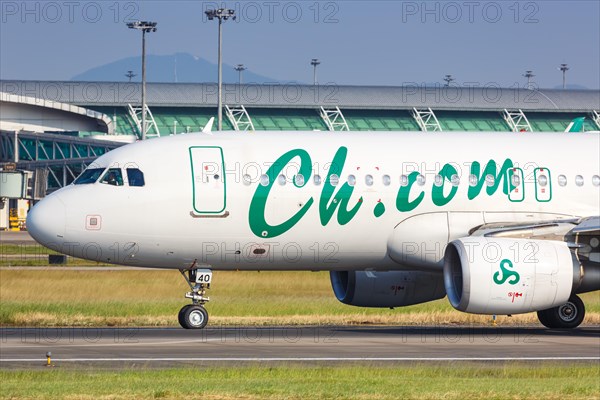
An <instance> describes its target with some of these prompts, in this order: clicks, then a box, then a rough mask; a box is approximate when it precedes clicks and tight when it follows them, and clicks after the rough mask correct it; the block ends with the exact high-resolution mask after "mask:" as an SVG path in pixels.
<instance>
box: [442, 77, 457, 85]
mask: <svg viewBox="0 0 600 400" xmlns="http://www.w3.org/2000/svg"><path fill="white" fill-rule="evenodd" d="M444 81H445V82H446V84H445V85H444V86H445V87H449V86H450V84H451V83H452V82H454V81H455V79H454V78H453V77H452V75H446V76H444Z"/></svg>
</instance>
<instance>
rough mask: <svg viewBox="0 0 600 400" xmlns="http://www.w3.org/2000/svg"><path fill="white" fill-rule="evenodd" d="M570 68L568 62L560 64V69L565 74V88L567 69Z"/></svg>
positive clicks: (565, 84) (564, 87) (564, 86)
mask: <svg viewBox="0 0 600 400" xmlns="http://www.w3.org/2000/svg"><path fill="white" fill-rule="evenodd" d="M570 69H571V68H569V65H568V64H560V68H559V70H561V71H562V74H563V90H564V89H566V88H567V71H568V70H570Z"/></svg>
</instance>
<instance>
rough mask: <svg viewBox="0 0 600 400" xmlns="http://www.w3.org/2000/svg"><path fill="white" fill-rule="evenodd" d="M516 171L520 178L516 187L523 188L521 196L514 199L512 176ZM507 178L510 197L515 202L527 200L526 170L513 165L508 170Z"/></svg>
mask: <svg viewBox="0 0 600 400" xmlns="http://www.w3.org/2000/svg"><path fill="white" fill-rule="evenodd" d="M515 173H518V176H519V178H520V181H519V186H515V188H518V189H520V190H521V197H520V198H519V199H513V197H512V196H511V194H512V192H513V183H512V177H513V176H514V175H515ZM506 180H507V182H508V199H509V200H510V201H512V202H513V203H521V202H523V201H524V200H525V172H524V171H523V170H522V169H521V168H518V167H513V168H511V169H509V170H507V171H506Z"/></svg>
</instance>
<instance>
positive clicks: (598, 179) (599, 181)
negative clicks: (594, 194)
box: [592, 175, 600, 186]
mask: <svg viewBox="0 0 600 400" xmlns="http://www.w3.org/2000/svg"><path fill="white" fill-rule="evenodd" d="M592 184H593V185H594V186H600V176H598V175H594V176H593V177H592Z"/></svg>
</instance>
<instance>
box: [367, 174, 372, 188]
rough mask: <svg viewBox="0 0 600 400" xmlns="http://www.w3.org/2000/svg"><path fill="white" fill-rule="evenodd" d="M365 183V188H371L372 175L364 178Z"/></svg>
mask: <svg viewBox="0 0 600 400" xmlns="http://www.w3.org/2000/svg"><path fill="white" fill-rule="evenodd" d="M365 183H366V184H367V186H373V175H367V176H365Z"/></svg>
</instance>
